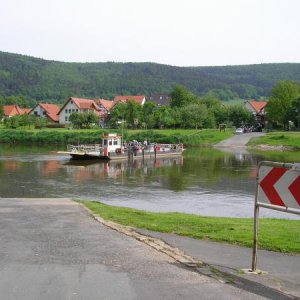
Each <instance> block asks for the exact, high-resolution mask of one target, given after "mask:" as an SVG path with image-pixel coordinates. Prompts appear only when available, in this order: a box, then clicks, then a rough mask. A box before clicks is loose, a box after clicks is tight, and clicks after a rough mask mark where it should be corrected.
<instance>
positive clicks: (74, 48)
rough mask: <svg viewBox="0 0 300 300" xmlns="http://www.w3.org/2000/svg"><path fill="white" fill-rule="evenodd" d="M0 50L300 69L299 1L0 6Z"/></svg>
mask: <svg viewBox="0 0 300 300" xmlns="http://www.w3.org/2000/svg"><path fill="white" fill-rule="evenodd" d="M0 4H1V5H0V7H1V12H0V51H6V52H13V53H19V54H26V55H30V56H35V57H40V58H44V59H51V60H59V61H76V62H105V61H118V62H119V61H121V62H128V61H131V62H145V61H147V62H149V61H151V62H157V63H163V64H170V65H178V66H204V65H233V64H234V65H236V64H256V63H271V62H300V18H299V12H300V0H147V1H143V0H47V1H44V0H0Z"/></svg>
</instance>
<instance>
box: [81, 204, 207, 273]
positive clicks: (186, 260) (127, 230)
mask: <svg viewBox="0 0 300 300" xmlns="http://www.w3.org/2000/svg"><path fill="white" fill-rule="evenodd" d="M77 203H78V202H77ZM78 204H79V205H80V206H81V207H83V208H84V209H85V210H86V211H87V212H88V213H89V214H90V215H91V216H92V217H93V218H94V219H95V220H96V221H98V222H99V223H101V224H103V225H105V226H107V227H109V228H111V229H113V230H116V231H118V232H120V233H123V234H125V235H127V236H130V237H132V238H134V239H136V240H138V241H140V242H142V243H144V244H146V245H148V246H150V247H152V248H154V249H155V250H157V251H159V252H162V253H164V254H166V255H168V256H169V257H171V258H173V259H174V260H176V261H177V262H179V263H181V264H183V265H185V266H187V267H202V266H204V265H206V264H205V263H204V262H202V261H199V260H195V259H194V258H192V257H191V256H189V255H187V254H185V253H184V251H182V250H180V249H178V248H176V247H172V246H170V245H169V244H167V243H166V242H164V241H162V240H160V239H157V238H153V237H150V236H147V235H143V234H141V233H138V232H136V231H135V230H134V229H133V228H132V227H129V226H125V225H121V224H118V223H115V222H112V221H106V220H104V219H103V218H101V217H99V216H98V215H96V214H95V213H94V212H93V211H92V210H90V209H89V208H88V207H86V206H85V205H83V204H82V203H78Z"/></svg>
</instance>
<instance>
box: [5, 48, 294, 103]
mask: <svg viewBox="0 0 300 300" xmlns="http://www.w3.org/2000/svg"><path fill="white" fill-rule="evenodd" d="M280 80H294V81H300V64H260V65H245V66H224V67H175V66H169V65H162V64H155V63H115V62H106V63H64V62H57V61H47V60H43V59H38V58H34V57H29V56H23V55H18V54H11V53H5V52H0V97H2V99H4V100H5V101H9V97H11V96H15V97H24V98H25V99H26V101H27V103H26V105H28V106H30V107H31V106H33V104H34V103H36V102H42V101H48V102H52V103H63V102H64V101H65V100H66V99H67V98H68V97H70V96H77V97H86V98H98V97H102V98H106V99H113V97H114V96H115V95H138V94H144V95H146V96H149V95H151V94H156V93H163V94H169V93H170V92H171V91H172V90H173V88H174V87H175V86H176V85H183V86H185V87H186V88H187V89H188V90H190V91H191V92H192V93H194V94H195V95H197V96H200V97H202V96H204V95H206V94H209V95H211V96H214V97H216V98H218V99H221V100H222V101H227V100H231V99H236V98H241V99H249V98H254V99H259V98H261V97H266V96H269V95H270V93H271V89H272V87H273V86H274V85H275V84H276V82H278V81H280Z"/></svg>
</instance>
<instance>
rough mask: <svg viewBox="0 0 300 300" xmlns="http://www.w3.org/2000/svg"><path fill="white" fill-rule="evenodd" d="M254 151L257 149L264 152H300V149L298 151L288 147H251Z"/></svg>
mask: <svg viewBox="0 0 300 300" xmlns="http://www.w3.org/2000/svg"><path fill="white" fill-rule="evenodd" d="M251 148H252V149H257V150H262V151H280V152H284V151H298V150H299V149H296V148H294V147H288V146H283V145H279V146H274V145H264V144H262V145H256V146H251Z"/></svg>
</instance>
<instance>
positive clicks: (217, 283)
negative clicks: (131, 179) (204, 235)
mask: <svg viewBox="0 0 300 300" xmlns="http://www.w3.org/2000/svg"><path fill="white" fill-rule="evenodd" d="M104 223H105V222H104ZM107 225H109V224H107ZM107 225H105V224H103V223H101V220H100V222H99V220H96V219H95V218H94V217H93V216H92V215H91V214H90V213H89V212H88V211H87V210H86V209H85V208H84V207H82V206H81V205H80V204H78V203H76V202H74V201H72V200H70V199H66V198H62V199H12V198H0V232H1V234H0V242H1V247H0V299H6V300H9V299H14V300H15V299H23V300H25V299H297V296H298V297H299V296H300V287H299V282H300V275H299V269H300V268H299V263H300V257H299V256H285V255H281V254H278V253H269V255H270V256H272V255H274V257H273V258H274V259H276V261H274V262H276V263H275V264H274V265H275V267H274V268H273V269H272V274H271V273H270V274H268V276H265V275H260V276H258V275H253V274H251V275H249V274H242V273H241V272H239V271H238V269H236V268H239V267H241V268H243V267H245V268H247V267H248V266H249V258H248V260H247V261H245V264H243V265H241V266H239V265H238V262H239V261H240V260H239V259H237V258H241V259H242V260H243V255H245V254H244V251H239V250H238V249H237V248H236V247H234V246H228V245H222V244H217V243H211V244H210V245H211V246H210V247H212V248H211V250H209V251H207V248H205V247H204V245H201V243H199V244H197V242H198V241H195V240H193V241H194V242H193V243H192V245H191V241H190V240H189V239H186V238H180V237H173V236H172V235H164V236H156V237H155V236H154V235H155V233H151V232H140V233H136V234H138V236H139V237H141V236H142V237H144V238H138V239H139V240H137V237H136V236H135V234H133V235H132V236H127V235H124V234H123V233H121V232H119V231H122V230H118V229H116V228H115V230H113V229H112V228H110V227H109V226H107ZM132 232H134V231H132ZM129 235H130V234H129ZM147 235H148V237H147ZM149 235H153V238H151V239H150V240H151V243H152V244H153V245H152V244H151V243H150V245H151V246H152V247H149V243H144V242H143V240H145V241H146V240H147V241H149ZM133 237H134V238H133ZM158 238H159V239H158ZM160 239H164V240H166V241H168V243H169V245H167V244H164V243H163V242H161V240H160ZM141 241H142V242H141ZM160 242H161V243H160ZM199 242H201V241H199ZM202 242H203V241H202ZM155 245H159V247H158V248H157V247H156V246H155ZM166 245H167V246H169V248H168V249H169V250H168V251H170V253H168V252H166V251H157V249H158V250H163V249H164V248H167V246H166ZM172 246H173V247H172ZM177 246H178V247H180V248H183V249H184V250H185V253H186V254H181V253H182V252H180V251H179V249H176V247H177ZM223 246H225V247H226V248H224V249H223ZM154 248H155V249H154ZM172 249H173V250H174V253H175V252H176V255H175V256H172V253H171V252H172V251H173V250H172ZM212 249H213V250H212ZM224 250H226V253H225V252H224ZM247 250H249V249H247ZM163 252H164V253H163ZM207 252H209V253H207ZM190 255H192V256H190ZM213 255H215V257H214V256H213ZM192 257H193V258H192ZM197 257H198V258H197ZM222 257H224V259H225V261H224V260H223V259H222ZM230 257H231V258H230ZM279 257H280V259H279ZM196 258H197V259H199V258H201V260H202V261H204V262H205V260H206V259H207V263H204V264H201V263H200V261H197V259H196ZM276 268H280V270H276ZM288 268H289V270H288V273H285V272H287V269H288ZM284 274H287V275H288V276H286V277H287V278H285V279H282V277H283V276H284ZM278 276H279V277H278Z"/></svg>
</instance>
